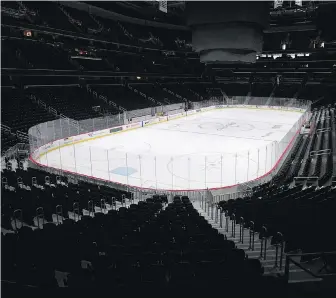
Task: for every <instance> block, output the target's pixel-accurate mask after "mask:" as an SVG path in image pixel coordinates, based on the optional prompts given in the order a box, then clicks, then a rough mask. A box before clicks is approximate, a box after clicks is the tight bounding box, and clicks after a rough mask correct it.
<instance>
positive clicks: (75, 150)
mask: <svg viewBox="0 0 336 298" xmlns="http://www.w3.org/2000/svg"><path fill="white" fill-rule="evenodd" d="M301 115H302V113H301V112H296V111H282V110H268V109H251V108H246V109H244V108H230V109H220V110H211V111H207V112H203V113H197V114H193V115H190V116H187V117H185V116H184V117H183V118H178V119H175V120H171V121H168V122H162V123H158V124H154V125H149V126H145V127H141V128H137V129H134V130H129V131H125V132H122V133H117V134H113V135H109V136H106V137H102V138H99V139H94V140H90V141H85V142H81V143H77V144H75V145H71V146H66V147H62V148H59V149H57V150H54V151H51V152H49V153H47V154H45V155H43V156H42V157H40V158H39V159H38V160H37V161H38V162H39V163H41V164H43V165H46V166H49V167H54V168H59V169H62V170H67V171H71V172H76V173H79V174H84V175H88V176H94V177H97V178H101V179H106V180H110V181H114V182H117V183H121V184H127V185H130V186H136V187H142V188H151V189H165V190H192V189H193V190H194V189H204V188H218V187H225V186H231V185H234V184H237V183H242V182H245V181H249V180H253V179H255V178H257V177H260V176H262V175H264V174H265V173H267V172H268V171H269V170H270V169H271V168H272V167H273V166H274V165H275V164H276V162H277V160H278V159H279V157H280V156H281V154H282V152H283V151H284V149H285V148H286V147H287V145H288V144H281V143H279V142H280V141H281V140H282V139H283V138H284V136H285V135H286V134H287V133H288V132H289V131H290V130H291V129H293V125H294V124H295V123H296V122H297V121H298V120H299V118H300V117H301Z"/></svg>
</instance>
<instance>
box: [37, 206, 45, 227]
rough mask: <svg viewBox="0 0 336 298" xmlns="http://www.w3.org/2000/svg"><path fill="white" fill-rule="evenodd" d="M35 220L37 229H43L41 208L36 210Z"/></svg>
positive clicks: (42, 211)
mask: <svg viewBox="0 0 336 298" xmlns="http://www.w3.org/2000/svg"><path fill="white" fill-rule="evenodd" d="M40 218H41V219H42V225H41V226H40ZM36 219H37V227H38V228H39V229H42V228H43V225H44V210H43V207H38V208H36Z"/></svg>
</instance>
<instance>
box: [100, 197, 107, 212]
mask: <svg viewBox="0 0 336 298" xmlns="http://www.w3.org/2000/svg"><path fill="white" fill-rule="evenodd" d="M100 210H101V212H102V213H104V212H105V210H106V200H105V199H101V200H100Z"/></svg>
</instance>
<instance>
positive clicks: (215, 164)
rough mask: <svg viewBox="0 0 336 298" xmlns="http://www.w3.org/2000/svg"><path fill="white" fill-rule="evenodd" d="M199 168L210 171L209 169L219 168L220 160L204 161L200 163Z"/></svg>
mask: <svg viewBox="0 0 336 298" xmlns="http://www.w3.org/2000/svg"><path fill="white" fill-rule="evenodd" d="M200 168H201V170H207V171H211V170H218V169H220V161H208V162H207V163H206V164H205V162H204V164H203V165H201V167H200Z"/></svg>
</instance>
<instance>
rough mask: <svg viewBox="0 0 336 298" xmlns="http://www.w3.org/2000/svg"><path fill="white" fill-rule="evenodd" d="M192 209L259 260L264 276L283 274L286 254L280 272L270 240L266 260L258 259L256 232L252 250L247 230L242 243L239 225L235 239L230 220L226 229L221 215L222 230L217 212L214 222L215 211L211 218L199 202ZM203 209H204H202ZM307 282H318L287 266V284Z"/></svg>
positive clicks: (258, 243)
mask: <svg viewBox="0 0 336 298" xmlns="http://www.w3.org/2000/svg"><path fill="white" fill-rule="evenodd" d="M193 205H194V208H195V209H196V210H197V211H198V212H199V214H201V215H202V216H203V217H204V218H205V219H206V220H207V221H208V222H209V223H210V224H211V225H212V226H213V228H215V229H217V230H218V231H219V232H220V233H222V234H224V235H225V236H226V237H227V239H228V240H232V241H234V242H235V243H236V247H237V248H239V249H243V250H244V251H245V253H246V255H247V256H248V257H249V258H251V259H259V260H260V262H261V264H262V266H263V268H264V275H272V276H280V275H283V274H284V273H285V263H286V254H285V253H284V254H283V257H282V268H281V270H280V248H279V252H278V261H277V267H275V259H276V249H275V246H273V245H271V238H269V239H267V250H266V259H264V252H263V256H262V257H260V250H261V241H260V240H259V234H258V233H257V232H256V233H255V235H254V239H255V241H254V250H251V249H250V248H249V246H250V244H249V237H250V236H249V230H248V229H246V228H245V229H244V233H243V243H242V242H241V241H240V233H239V232H240V225H239V224H236V232H235V237H233V235H232V222H233V221H231V220H230V218H229V219H228V227H226V218H225V216H224V215H223V217H222V228H221V227H220V220H219V212H218V217H217V220H216V216H215V211H214V212H213V215H212V216H211V210H210V211H209V213H208V209H206V211H205V210H204V209H202V207H201V204H200V202H199V201H194V202H193ZM203 208H204V207H203ZM296 261H297V262H300V258H299V257H298V260H296ZM309 281H319V280H317V279H314V278H312V276H311V275H309V274H308V273H306V272H305V271H304V270H302V269H300V268H298V267H296V266H295V265H294V264H292V263H291V264H290V266H289V283H299V282H309Z"/></svg>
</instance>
